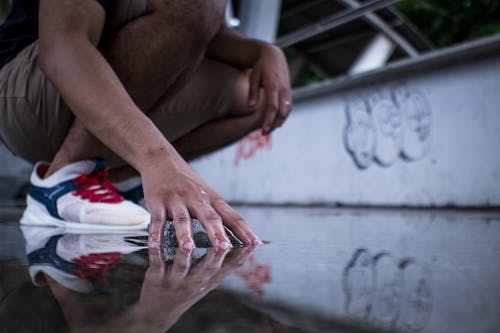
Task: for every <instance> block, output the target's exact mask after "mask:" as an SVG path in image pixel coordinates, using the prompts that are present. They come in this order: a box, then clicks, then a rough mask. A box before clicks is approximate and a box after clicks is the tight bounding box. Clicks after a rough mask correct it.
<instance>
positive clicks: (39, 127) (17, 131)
mask: <svg viewBox="0 0 500 333" xmlns="http://www.w3.org/2000/svg"><path fill="white" fill-rule="evenodd" d="M114 3H115V7H114V8H112V10H111V11H109V12H108V14H107V15H108V18H107V22H106V28H105V29H106V31H105V32H107V33H113V31H116V30H117V29H119V27H121V26H122V25H124V24H126V23H127V22H128V21H130V20H132V19H134V18H136V17H138V16H141V15H144V14H145V13H147V10H148V9H147V7H148V1H147V0H140V1H138V0H127V1H124V0H120V1H115V2H114ZM38 54H39V49H38V41H36V42H34V43H33V44H31V45H29V46H27V47H26V48H24V49H23V50H22V51H21V52H20V53H19V54H18V55H17V56H16V57H15V58H14V59H12V60H11V61H10V62H8V63H7V64H5V65H4V66H3V67H2V69H1V70H0V138H1V139H2V141H3V142H4V144H5V145H6V146H7V147H8V148H9V149H10V150H11V151H12V152H13V153H14V154H15V155H17V156H19V157H22V158H24V159H26V160H28V161H30V162H35V161H40V160H46V161H50V160H52V158H53V157H54V155H55V154H56V152H57V151H58V149H59V147H60V146H61V144H62V142H63V140H64V138H65V137H66V135H67V133H68V130H69V128H70V126H71V124H72V122H73V119H74V116H73V114H72V112H71V110H69V108H68V106H67V105H66V103H65V102H64V101H63V99H62V98H61V96H60V94H59V93H58V91H57V90H56V89H55V87H54V86H53V85H52V84H51V83H50V82H49V81H48V79H47V78H46V77H45V75H44V74H43V73H42V71H41V69H40V67H39V65H38ZM239 74H240V72H239V71H238V70H236V69H234V68H232V67H230V66H228V65H224V64H222V63H218V62H216V61H212V60H204V61H203V62H202V63H201V65H200V67H199V69H198V70H197V72H196V73H195V74H194V75H193V76H192V77H191V78H190V80H189V81H188V82H187V83H186V85H185V86H184V87H183V88H182V89H181V90H180V91H179V92H178V93H176V94H175V95H174V96H170V97H169V98H168V99H167V98H165V99H164V100H160V101H159V102H158V103H156V106H155V107H154V108H153V110H150V111H149V112H148V116H149V117H150V118H151V120H152V121H153V122H154V123H155V124H156V126H157V127H158V128H159V129H160V131H161V132H162V133H163V134H164V135H165V137H166V138H167V139H168V140H169V141H170V142H174V141H175V140H177V139H178V138H180V137H182V136H184V135H186V134H187V133H189V132H191V131H192V130H194V129H196V128H198V127H200V126H201V125H203V124H206V123H208V122H210V121H212V120H214V119H217V118H221V117H224V116H225V115H227V114H228V112H229V108H230V103H231V100H232V97H233V94H234V87H235V84H236V80H237V78H238V76H239ZM215 78H216V79H215Z"/></svg>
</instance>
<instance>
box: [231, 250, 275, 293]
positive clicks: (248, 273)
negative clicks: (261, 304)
mask: <svg viewBox="0 0 500 333" xmlns="http://www.w3.org/2000/svg"><path fill="white" fill-rule="evenodd" d="M245 266H248V267H243V268H242V269H239V270H238V271H237V272H236V275H237V276H239V277H241V278H242V279H243V281H245V284H246V286H247V287H248V289H250V290H251V291H252V292H254V293H255V294H257V295H259V296H262V295H264V285H265V284H267V283H270V282H271V266H268V265H262V264H259V263H257V261H256V260H255V258H254V257H253V256H252V257H250V258H249V259H248V261H247V262H246V263H245Z"/></svg>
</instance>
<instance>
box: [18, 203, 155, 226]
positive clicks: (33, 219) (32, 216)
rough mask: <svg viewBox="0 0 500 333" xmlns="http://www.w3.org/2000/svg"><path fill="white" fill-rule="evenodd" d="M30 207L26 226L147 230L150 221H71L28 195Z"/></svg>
mask: <svg viewBox="0 0 500 333" xmlns="http://www.w3.org/2000/svg"><path fill="white" fill-rule="evenodd" d="M27 201H28V207H27V208H26V210H25V211H24V214H23V216H22V218H21V221H20V224H21V225H25V226H50V227H59V228H63V229H65V230H68V231H72V230H73V231H85V230H87V231H128V230H145V229H147V228H148V226H149V222H145V223H141V224H136V225H126V226H120V225H102V224H85V223H78V222H71V221H64V220H60V219H57V218H55V217H53V216H51V215H50V214H49V213H48V212H47V210H46V209H44V208H42V207H40V206H38V205H37V204H36V203H35V204H34V202H33V201H34V200H33V199H32V198H30V197H28V200H27Z"/></svg>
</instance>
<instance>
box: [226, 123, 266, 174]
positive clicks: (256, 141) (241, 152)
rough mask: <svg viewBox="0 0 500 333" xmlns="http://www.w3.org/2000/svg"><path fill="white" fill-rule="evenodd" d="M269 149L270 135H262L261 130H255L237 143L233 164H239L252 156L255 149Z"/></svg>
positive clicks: (255, 151)
mask: <svg viewBox="0 0 500 333" xmlns="http://www.w3.org/2000/svg"><path fill="white" fill-rule="evenodd" d="M265 147H267V148H269V149H271V135H262V132H261V131H255V132H253V133H251V134H249V135H248V136H247V137H245V138H244V139H243V140H241V141H240V142H239V143H238V147H237V150H236V158H235V159H234V166H239V165H240V162H241V161H242V160H248V159H250V158H252V157H253V156H254V155H255V153H257V151H259V150H260V149H263V148H265Z"/></svg>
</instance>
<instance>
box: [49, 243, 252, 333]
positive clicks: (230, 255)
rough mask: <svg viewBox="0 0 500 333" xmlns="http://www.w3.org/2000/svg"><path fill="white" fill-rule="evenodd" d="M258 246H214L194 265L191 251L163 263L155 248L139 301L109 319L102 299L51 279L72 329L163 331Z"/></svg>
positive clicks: (53, 289) (159, 253) (180, 251)
mask: <svg viewBox="0 0 500 333" xmlns="http://www.w3.org/2000/svg"><path fill="white" fill-rule="evenodd" d="M254 249H255V248H253V247H245V248H238V249H234V250H232V251H221V250H216V249H213V248H211V249H209V251H208V252H207V254H206V255H205V257H204V258H202V259H201V260H200V261H199V262H198V263H197V264H192V260H191V257H192V251H184V250H179V251H177V253H176V255H175V257H174V259H173V261H172V262H165V261H164V259H163V255H162V253H161V252H160V251H159V250H156V251H155V250H153V251H151V252H150V253H149V260H150V267H149V269H148V270H147V271H146V274H145V276H144V282H143V285H142V289H141V293H140V296H139V299H138V301H137V302H136V303H134V304H132V305H131V306H130V307H128V308H127V309H125V311H123V312H121V313H120V314H119V315H118V316H115V317H112V318H111V319H109V317H110V316H109V315H107V313H108V314H109V312H110V310H109V309H108V310H106V306H105V304H103V302H102V301H103V300H102V299H99V297H93V298H89V296H83V295H80V294H77V293H75V292H73V291H71V290H68V289H66V288H64V287H62V286H61V285H60V284H58V283H57V282H56V281H55V280H52V279H50V278H48V279H47V283H48V285H49V287H50V289H51V291H52V293H53V294H54V296H55V297H56V299H57V300H58V301H59V303H60V305H61V308H62V309H63V312H64V315H65V317H66V319H67V320H68V325H69V326H70V328H71V331H75V332H88V331H92V332H93V333H95V332H112V331H117V332H165V331H167V330H168V329H169V328H170V327H171V326H172V325H174V324H175V323H176V322H177V320H178V319H179V318H180V317H181V315H182V314H183V313H184V312H186V311H187V310H188V309H189V308H190V307H192V306H193V305H194V304H196V303H197V302H198V301H199V300H201V299H202V298H203V297H204V296H206V295H207V294H208V293H209V292H210V291H212V290H213V289H215V288H216V287H217V286H218V285H219V284H220V283H221V282H222V280H223V279H224V278H225V277H226V276H228V275H229V274H231V273H233V272H234V271H235V270H236V269H237V268H239V267H241V266H242V265H243V264H244V263H245V261H246V260H247V259H248V257H249V256H250V255H251V254H252V253H253V251H254ZM89 301H90V302H89ZM99 317H100V318H99ZM90 323H94V324H90Z"/></svg>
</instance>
